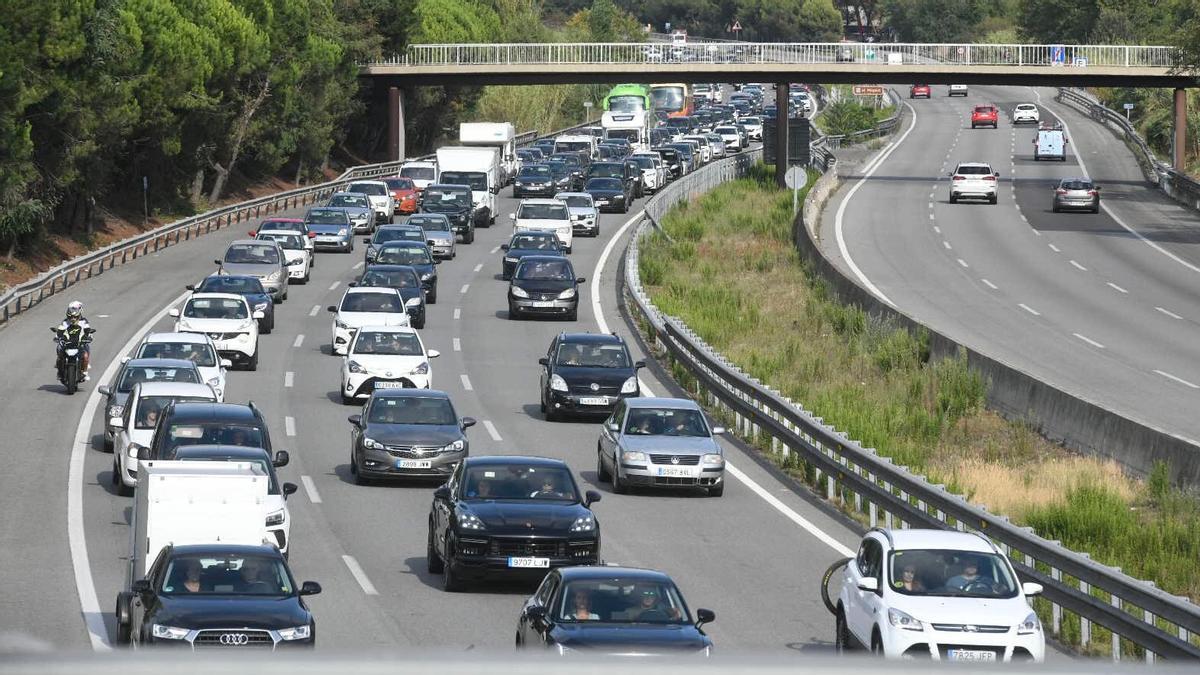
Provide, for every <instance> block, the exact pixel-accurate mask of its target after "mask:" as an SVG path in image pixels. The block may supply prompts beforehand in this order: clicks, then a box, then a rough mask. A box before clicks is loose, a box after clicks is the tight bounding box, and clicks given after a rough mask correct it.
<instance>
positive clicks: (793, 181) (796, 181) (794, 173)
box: [783, 166, 808, 216]
mask: <svg viewBox="0 0 1200 675" xmlns="http://www.w3.org/2000/svg"><path fill="white" fill-rule="evenodd" d="M783 182H784V183H785V184H786V185H787V186H788V187H790V188H792V216H795V215H796V214H797V213H799V212H800V191H801V190H803V189H804V186H805V185H807V184H808V171H807V170H806V169H805V168H804V167H802V166H793V167H791V168H790V169H788V170H787V173H785V174H783Z"/></svg>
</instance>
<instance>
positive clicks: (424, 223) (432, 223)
mask: <svg viewBox="0 0 1200 675" xmlns="http://www.w3.org/2000/svg"><path fill="white" fill-rule="evenodd" d="M408 222H409V224H410V225H419V226H420V227H421V229H422V230H424V231H426V232H431V231H432V232H449V231H450V221H449V220H446V219H445V218H428V217H426V218H416V217H413V218H409V219H408Z"/></svg>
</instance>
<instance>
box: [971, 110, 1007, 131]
mask: <svg viewBox="0 0 1200 675" xmlns="http://www.w3.org/2000/svg"><path fill="white" fill-rule="evenodd" d="M999 124H1000V113H999V112H998V111H997V110H996V106H994V105H977V106H975V109H974V110H972V111H971V128H972V129H974V128H975V127H986V126H988V125H991V127H992V128H993V129H996V128H999Z"/></svg>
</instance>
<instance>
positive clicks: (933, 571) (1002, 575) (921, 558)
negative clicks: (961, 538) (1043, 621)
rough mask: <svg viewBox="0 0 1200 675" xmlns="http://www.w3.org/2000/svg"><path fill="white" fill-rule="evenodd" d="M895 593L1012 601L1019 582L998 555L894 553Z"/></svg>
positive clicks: (890, 575) (891, 580)
mask: <svg viewBox="0 0 1200 675" xmlns="http://www.w3.org/2000/svg"><path fill="white" fill-rule="evenodd" d="M888 583H889V584H891V586H892V590H894V591H896V592H897V593H903V594H904V595H932V596H968V597H979V598H1011V597H1015V596H1016V595H1017V588H1018V587H1017V581H1016V579H1014V578H1013V575H1012V573H1011V572H1010V568H1009V566H1008V564H1007V562H1006V561H1005V560H1004V558H1003V557H1002V556H1000V555H998V554H995V553H979V552H975V551H955V550H949V549H936V550H915V549H906V550H900V551H893V552H892V555H891V561H890V565H889V569H888Z"/></svg>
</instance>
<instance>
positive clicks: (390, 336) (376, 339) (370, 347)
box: [350, 331, 425, 356]
mask: <svg viewBox="0 0 1200 675" xmlns="http://www.w3.org/2000/svg"><path fill="white" fill-rule="evenodd" d="M350 351H351V352H353V353H355V354H379V355H382V356H422V355H424V354H425V348H424V347H422V346H421V340H420V338H418V337H417V334H416V333H403V332H399V331H396V332H392V331H370V332H367V333H363V332H361V331H360V332H359V333H358V335H357V336H356V337H355V338H354V346H353V347H352V348H351V350H350Z"/></svg>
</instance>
